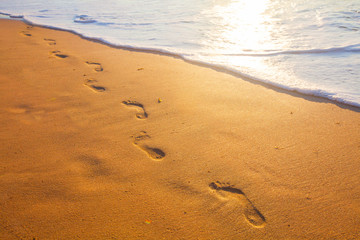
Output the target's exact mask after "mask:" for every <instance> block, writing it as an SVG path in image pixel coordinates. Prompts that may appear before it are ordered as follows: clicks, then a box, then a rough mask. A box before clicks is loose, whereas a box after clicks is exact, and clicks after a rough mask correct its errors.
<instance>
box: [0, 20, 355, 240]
mask: <svg viewBox="0 0 360 240" xmlns="http://www.w3.org/2000/svg"><path fill="white" fill-rule="evenodd" d="M0 32H1V36H0V41H1V42H0V61H1V64H0V110H1V111H0V146H1V147H0V239H360V217H359V215H360V184H359V183H360V174H359V169H360V113H359V109H356V108H353V107H349V106H346V105H341V104H336V103H334V102H331V101H328V100H325V99H321V98H316V97H310V96H304V95H300V94H297V93H292V92H287V91H283V90H280V89H276V88H271V87H269V86H265V85H262V84H257V83H254V82H251V81H248V80H246V79H240V78H238V77H235V76H232V75H230V74H227V73H225V72H220V71H217V70H216V69H210V68H206V67H202V66H197V65H194V64H190V63H187V62H184V61H183V60H181V59H176V58H173V57H169V56H161V55H157V54H150V53H141V52H135V51H127V50H121V49H115V48H111V47H109V46H106V45H103V44H99V43H95V42H91V41H87V40H85V39H82V38H80V37H79V36H77V35H74V34H72V33H69V32H64V31H56V30H50V29H45V28H40V27H36V26H30V25H26V24H25V23H23V22H21V21H15V20H0Z"/></svg>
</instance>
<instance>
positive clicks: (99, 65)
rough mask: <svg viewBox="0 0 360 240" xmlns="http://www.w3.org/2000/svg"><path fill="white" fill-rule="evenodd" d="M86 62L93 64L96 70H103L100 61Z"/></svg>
mask: <svg viewBox="0 0 360 240" xmlns="http://www.w3.org/2000/svg"><path fill="white" fill-rule="evenodd" d="M86 64H88V65H95V68H94V70H95V71H96V72H102V71H103V70H104V69H103V67H102V66H101V64H100V63H97V62H89V61H86Z"/></svg>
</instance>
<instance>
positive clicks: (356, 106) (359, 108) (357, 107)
mask: <svg viewBox="0 0 360 240" xmlns="http://www.w3.org/2000/svg"><path fill="white" fill-rule="evenodd" d="M0 14H2V15H5V16H8V17H9V20H13V21H22V22H24V23H25V24H29V25H31V26H36V27H41V28H45V29H50V30H56V31H64V32H68V33H71V34H74V35H77V36H79V37H80V38H81V39H84V40H87V41H92V42H95V43H99V44H102V45H104V46H108V47H111V48H114V49H121V50H125V51H133V52H139V53H149V54H155V55H160V56H167V57H173V58H175V59H181V60H183V61H184V62H187V63H190V64H193V65H196V66H200V67H205V68H209V69H212V70H215V71H218V72H221V73H226V74H229V75H232V76H234V77H237V78H239V79H241V80H243V81H248V82H250V83H252V84H257V85H260V86H264V87H267V88H270V89H272V90H275V91H279V92H285V93H288V94H290V95H292V96H297V97H303V98H304V99H308V100H311V99H313V100H314V101H317V100H320V101H321V100H325V101H330V102H331V103H333V104H336V105H338V106H340V107H342V108H346V109H350V110H352V111H356V112H360V103H355V102H348V101H347V100H337V99H332V98H330V97H326V96H323V94H324V93H323V90H320V92H322V95H321V94H319V93H305V92H308V91H315V90H308V89H297V88H293V89H289V87H288V86H285V85H282V84H278V83H269V82H267V81H266V80H262V79H259V78H256V77H253V76H249V75H247V74H244V73H241V72H239V71H237V70H233V69H231V68H228V67H226V66H221V65H216V64H211V63H206V62H201V61H196V60H191V59H187V58H185V57H184V56H181V55H180V54H177V53H172V52H169V51H166V50H161V49H148V48H141V47H132V46H126V45H115V44H112V43H109V42H106V41H104V40H102V39H99V38H91V37H87V36H84V35H82V34H80V33H78V32H76V31H74V30H68V29H63V28H57V27H53V26H46V25H41V24H36V23H32V22H31V21H28V20H26V19H24V17H20V18H10V15H11V14H6V13H0ZM316 92H319V89H317V90H316ZM326 94H327V95H329V96H331V95H333V93H331V92H326Z"/></svg>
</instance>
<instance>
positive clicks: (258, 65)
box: [0, 0, 360, 106]
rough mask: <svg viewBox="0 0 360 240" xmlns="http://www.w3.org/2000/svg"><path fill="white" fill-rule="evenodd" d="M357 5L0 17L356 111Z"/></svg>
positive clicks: (59, 9)
mask: <svg viewBox="0 0 360 240" xmlns="http://www.w3.org/2000/svg"><path fill="white" fill-rule="evenodd" d="M359 9H360V2H359V1H357V0H349V1H346V2H344V1H335V0H326V1H325V2H324V1H322V2H321V3H320V2H319V1H311V0H305V1H283V0H252V1H246V0H237V1H230V0H225V1H219V0H214V1H208V0H183V1H177V0H167V1H164V0H141V1H140V0H132V1H129V0H108V1H106V2H104V1H100V0H71V1H70V0H53V1H45V0H27V1H26V4H25V3H24V2H23V1H22V0H2V2H1V4H0V12H3V13H6V14H8V16H12V17H19V18H20V17H23V18H24V20H25V21H29V22H31V23H34V24H38V25H43V26H47V27H52V28H56V29H64V30H69V31H72V32H74V33H77V34H80V35H82V36H84V37H87V38H92V39H95V40H97V41H102V42H104V43H106V44H110V45H113V46H116V47H123V48H128V49H135V50H144V51H150V52H158V53H163V54H167V55H173V56H177V57H181V58H183V59H185V60H187V61H192V62H196V63H201V64H207V65H208V66H210V67H215V68H221V69H223V70H226V71H228V72H231V73H232V74H236V75H238V76H243V77H247V78H251V79H253V80H256V81H261V82H264V83H267V84H271V85H274V86H276V87H280V88H284V89H288V90H290V91H297V92H300V93H304V94H310V95H315V96H321V97H325V98H328V99H332V100H335V101H338V102H343V103H346V104H350V105H354V106H360V55H359V54H360V12H359Z"/></svg>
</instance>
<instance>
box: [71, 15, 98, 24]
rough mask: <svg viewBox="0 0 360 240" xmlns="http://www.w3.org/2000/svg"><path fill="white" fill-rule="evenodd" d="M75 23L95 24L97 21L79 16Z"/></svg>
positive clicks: (86, 16)
mask: <svg viewBox="0 0 360 240" xmlns="http://www.w3.org/2000/svg"><path fill="white" fill-rule="evenodd" d="M74 22H76V23H94V22H96V20H95V19H93V18H91V17H89V16H88V15H77V16H75V18H74Z"/></svg>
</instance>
